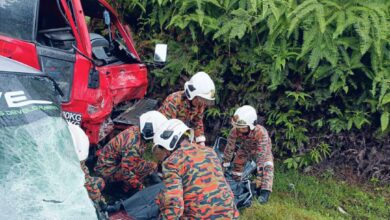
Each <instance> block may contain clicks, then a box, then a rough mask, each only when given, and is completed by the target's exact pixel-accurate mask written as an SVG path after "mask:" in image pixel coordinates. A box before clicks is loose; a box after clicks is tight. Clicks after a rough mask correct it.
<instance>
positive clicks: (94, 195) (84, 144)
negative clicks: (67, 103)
mask: <svg viewBox="0 0 390 220" xmlns="http://www.w3.org/2000/svg"><path fill="white" fill-rule="evenodd" d="M68 126H69V130H70V133H71V135H72V139H73V143H74V146H75V150H76V154H77V157H78V158H79V160H80V166H81V169H82V170H83V172H84V175H85V184H84V186H85V188H86V189H87V192H88V196H89V198H90V199H91V200H92V202H93V203H94V205H95V207H98V208H100V209H102V208H103V207H106V201H105V199H104V197H103V196H102V193H101V192H102V191H103V189H104V187H105V182H104V180H103V179H102V178H100V177H93V176H91V175H90V173H89V169H88V167H87V166H86V165H85V161H86V159H87V157H88V152H89V140H88V137H87V135H86V134H85V133H84V131H83V130H82V129H81V128H80V127H79V126H77V125H74V124H71V123H68Z"/></svg>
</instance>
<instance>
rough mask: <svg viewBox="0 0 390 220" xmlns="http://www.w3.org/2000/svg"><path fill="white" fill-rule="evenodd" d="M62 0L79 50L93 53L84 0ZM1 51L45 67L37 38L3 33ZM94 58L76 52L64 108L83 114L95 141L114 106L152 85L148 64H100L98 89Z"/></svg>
mask: <svg viewBox="0 0 390 220" xmlns="http://www.w3.org/2000/svg"><path fill="white" fill-rule="evenodd" d="M66 2H67V1H66V0H61V4H62V7H63V9H64V13H65V16H66V17H67V19H68V21H69V25H70V27H71V29H72V33H73V35H74V37H75V42H76V45H77V48H78V50H80V51H81V52H82V53H83V54H85V55H87V56H88V57H92V46H91V43H90V36H89V32H88V28H87V24H86V22H85V17H84V12H83V8H82V4H81V0H71V2H72V5H73V12H74V13H75V15H74V17H73V16H72V10H71V9H70V8H69V7H68V5H67V4H66ZM99 2H100V3H101V4H102V5H103V6H104V7H105V8H106V9H107V10H108V11H109V12H110V13H111V15H112V16H111V19H112V23H113V24H114V25H115V26H116V28H117V29H118V31H119V32H120V34H121V35H122V37H123V40H124V43H125V44H126V46H127V48H128V49H129V50H130V51H131V52H132V53H133V54H134V55H135V56H136V57H137V58H138V59H139V55H138V53H137V51H136V49H135V46H134V43H133V41H132V38H131V35H130V32H128V31H126V29H125V28H124V26H123V25H122V24H121V22H120V21H119V19H118V15H117V13H116V11H115V10H114V9H113V8H112V7H111V6H110V5H109V4H108V3H107V2H106V1H104V0H99ZM0 55H3V56H6V57H10V58H12V59H15V60H17V61H19V62H22V63H25V64H27V65H29V66H32V67H34V68H37V69H41V66H40V62H39V58H38V52H37V43H36V42H27V41H23V40H18V39H13V38H10V37H6V36H2V35H0ZM91 68H92V64H91V62H90V61H89V60H88V59H86V58H84V57H83V56H81V55H80V54H79V53H76V61H75V65H74V73H73V81H72V87H71V95H70V100H69V102H67V103H63V104H62V107H63V110H64V111H68V112H74V113H79V114H81V115H82V123H81V126H82V128H83V129H84V130H85V131H86V133H87V135H88V137H89V139H90V142H91V144H97V143H98V142H99V139H100V138H101V137H99V130H100V129H101V127H102V124H103V122H104V121H105V120H106V119H107V118H109V117H110V115H111V113H112V111H113V108H114V107H115V106H116V105H118V104H119V103H121V102H124V101H128V100H132V99H139V98H143V97H144V95H145V93H146V90H147V85H148V79H147V69H146V67H145V65H144V64H121V65H108V66H101V67H97V70H98V72H99V78H100V81H99V82H100V83H99V87H98V88H96V89H91V88H88V77H89V72H90V70H91ZM88 106H94V108H95V110H96V112H94V113H93V114H89V113H88V110H87V109H88Z"/></svg>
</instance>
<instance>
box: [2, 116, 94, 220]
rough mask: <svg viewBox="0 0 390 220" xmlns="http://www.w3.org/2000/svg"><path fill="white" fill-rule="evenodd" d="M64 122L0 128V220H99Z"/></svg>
mask: <svg viewBox="0 0 390 220" xmlns="http://www.w3.org/2000/svg"><path fill="white" fill-rule="evenodd" d="M83 184H84V175H83V172H82V170H81V169H80V163H79V161H78V159H77V156H76V154H75V151H74V147H73V143H72V138H71V134H70V132H69V130H68V128H67V124H66V122H65V121H64V120H63V119H62V118H60V117H45V118H41V119H40V120H38V121H35V122H33V123H29V124H25V125H21V126H20V125H19V126H10V127H1V128H0V195H1V200H2V202H1V203H0V210H2V211H1V212H0V219H20V218H21V217H22V219H96V215H95V211H94V207H93V206H92V203H91V201H90V200H89V197H88V195H87V192H86V190H85V188H84V186H83Z"/></svg>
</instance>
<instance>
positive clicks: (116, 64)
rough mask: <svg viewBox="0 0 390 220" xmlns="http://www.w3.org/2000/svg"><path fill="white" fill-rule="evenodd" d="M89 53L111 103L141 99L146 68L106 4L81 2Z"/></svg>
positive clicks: (145, 84)
mask: <svg viewBox="0 0 390 220" xmlns="http://www.w3.org/2000/svg"><path fill="white" fill-rule="evenodd" d="M81 4H82V7H83V11H84V15H85V20H86V21H87V26H88V31H89V33H88V35H89V38H90V41H91V54H92V57H93V58H94V60H95V62H96V63H98V65H99V66H98V68H97V69H98V71H99V72H100V73H101V74H102V75H104V76H105V77H106V78H107V81H108V83H109V90H110V92H111V95H112V100H113V104H114V105H117V104H119V103H121V102H124V101H128V100H132V99H140V98H143V97H144V95H145V93H146V89H147V84H148V80H147V69H146V66H145V65H144V64H143V63H141V61H140V58H139V56H138V54H137V52H136V50H135V47H134V44H133V42H132V40H131V39H130V36H129V35H128V34H127V33H126V31H125V29H124V28H123V25H122V24H121V23H120V21H119V19H118V17H117V15H116V14H115V12H114V10H113V9H112V8H111V7H110V6H109V5H108V4H107V3H106V2H105V1H91V0H85V1H81Z"/></svg>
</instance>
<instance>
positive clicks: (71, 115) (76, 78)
mask: <svg viewBox="0 0 390 220" xmlns="http://www.w3.org/2000/svg"><path fill="white" fill-rule="evenodd" d="M0 20H1V21H2V22H0V55H3V56H5V57H8V58H12V59H14V60H17V61H19V62H22V63H25V64H27V65H30V66H32V67H34V68H37V69H40V70H42V71H44V72H46V73H47V74H49V75H50V76H51V77H52V78H53V79H54V80H55V81H56V82H57V83H58V84H59V87H60V88H61V90H62V92H63V96H62V100H61V101H62V109H63V114H64V117H65V118H66V119H67V120H68V121H70V122H72V123H75V124H79V125H80V126H81V127H82V128H83V129H84V130H85V132H86V133H87V135H88V136H89V139H90V143H91V144H94V145H96V144H98V143H99V142H100V141H101V140H103V139H104V138H105V136H106V135H107V134H109V133H110V132H111V131H112V129H113V118H112V113H113V111H114V109H115V108H117V107H118V106H120V105H124V104H125V103H127V102H129V101H130V100H135V99H142V98H143V97H144V96H145V93H146V90H147V85H148V79H147V68H146V65H145V64H143V63H142V62H141V60H140V57H139V55H138V53H137V51H136V49H135V46H134V42H133V41H132V38H131V34H130V32H129V31H127V30H128V29H126V28H125V27H124V26H123V25H122V24H121V22H120V21H119V19H118V15H117V13H116V12H115V10H114V9H113V8H112V7H111V6H110V5H109V4H108V3H107V2H106V1H104V0H16V1H15V0H4V1H2V3H1V4H0ZM161 52H162V55H161V56H158V54H157V56H156V54H155V58H156V57H157V58H161V60H160V61H165V56H166V47H164V46H163V50H162V51H161ZM157 61H158V60H157Z"/></svg>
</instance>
